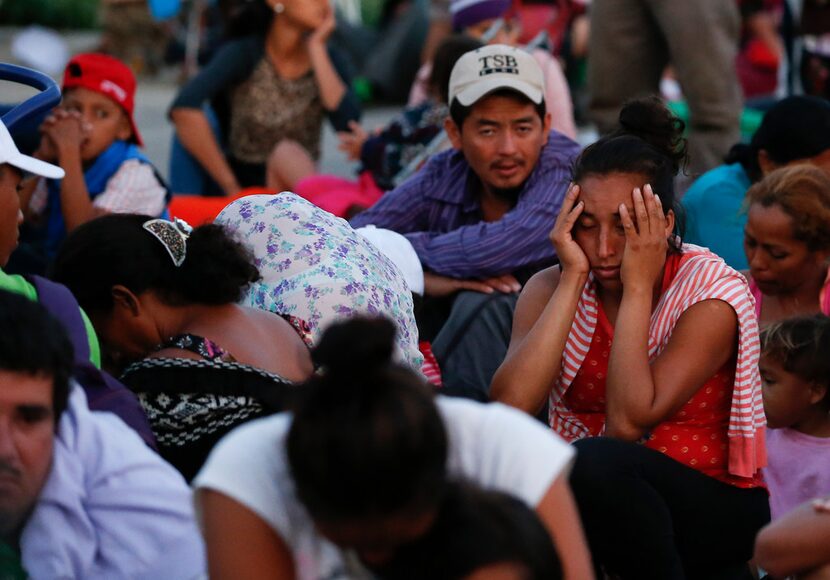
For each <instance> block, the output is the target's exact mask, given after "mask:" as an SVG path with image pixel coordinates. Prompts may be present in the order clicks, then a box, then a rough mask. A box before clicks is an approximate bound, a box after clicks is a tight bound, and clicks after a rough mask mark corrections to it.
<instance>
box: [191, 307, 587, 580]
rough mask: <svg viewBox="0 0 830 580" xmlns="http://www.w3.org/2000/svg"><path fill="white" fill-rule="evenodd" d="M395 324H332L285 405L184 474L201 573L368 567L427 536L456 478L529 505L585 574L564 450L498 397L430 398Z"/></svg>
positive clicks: (312, 572) (331, 572) (318, 573)
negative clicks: (201, 553) (199, 527)
mask: <svg viewBox="0 0 830 580" xmlns="http://www.w3.org/2000/svg"><path fill="white" fill-rule="evenodd" d="M394 333H395V326H394V325H393V324H392V323H391V322H390V321H389V320H386V319H367V318H362V317H356V318H352V319H350V320H347V321H343V322H338V323H336V324H334V325H332V326H331V327H329V329H328V330H327V331H326V332H325V334H324V335H323V337H322V339H321V340H320V342H319V344H318V346H317V348H316V349H315V351H314V359H315V361H316V362H317V363H318V364H319V365H320V368H321V372H320V373H319V374H317V375H315V376H314V377H313V378H312V379H311V380H310V381H309V382H308V384H306V385H305V386H304V388H303V392H304V393H305V395H306V396H305V397H303V398H302V399H301V400H300V401H299V402H298V404H297V406H296V407H295V409H294V412H293V414H288V413H282V414H279V415H275V416H273V417H268V418H265V419H261V420H259V421H256V422H253V423H251V424H249V425H245V426H243V427H241V428H239V429H237V430H235V431H234V432H233V433H231V434H230V435H228V436H227V437H226V438H225V439H223V440H222V441H221V442H220V444H219V445H218V446H217V448H216V449H215V450H214V452H213V453H212V454H211V456H210V458H209V459H208V462H207V463H206V464H205V466H204V468H203V469H202V471H201V472H200V473H199V475H198V476H197V477H196V480H195V482H194V485H195V489H196V490H197V491H196V497H197V500H196V501H197V504H198V505H199V509H200V511H201V514H202V516H203V525H204V527H203V529H204V534H205V538H206V542H207V545H208V554H209V568H210V575H211V578H216V579H218V580H222V579H225V578H239V577H254V576H256V577H263V578H264V577H269V578H298V579H301V580H306V579H312V578H334V577H343V578H367V577H370V576H369V575H368V570H371V569H373V568H375V567H380V566H383V565H385V564H388V563H389V562H390V561H391V560H392V558H393V557H394V555H395V554H396V552H397V551H398V550H399V549H400V548H402V547H403V546H405V545H406V544H409V543H411V542H413V541H416V540H417V539H418V538H420V537H423V536H424V535H425V534H427V533H428V532H429V530H430V529H431V527H432V525H433V523H434V521H435V518H436V516H437V513H438V508H439V506H440V504H441V500H442V498H443V497H445V494H446V492H447V486H448V484H449V483H450V482H451V481H452V480H458V479H464V480H466V481H470V482H472V483H473V484H477V485H479V486H482V487H484V488H486V489H494V490H498V491H503V492H506V493H510V494H513V495H515V496H516V497H518V498H519V499H521V500H522V501H523V502H524V503H525V504H527V505H529V506H532V507H534V508H535V509H536V511H537V513H538V514H539V517H540V518H541V520H542V522H543V523H544V526H545V528H546V529H547V530H548V532H549V533H550V535H551V537H552V538H553V541H554V542H555V544H556V547H557V549H558V551H559V555H560V557H561V559H562V566H563V568H564V570H565V576H566V577H567V578H588V577H589V575H590V562H589V556H588V553H587V550H586V548H585V545H584V540H583V537H582V532H581V526H580V523H579V520H578V518H577V516H576V510H575V506H574V505H573V502H572V498H571V496H570V490H569V486H568V479H567V477H568V476H567V471H568V465H569V464H570V462H571V459H572V457H573V449H572V448H571V447H569V446H567V445H565V444H563V442H562V441H561V440H560V439H559V438H558V437H556V436H555V435H554V434H552V433H550V432H549V431H548V430H546V429H544V427H542V426H541V425H539V424H538V422H536V421H534V420H533V419H530V418H528V417H524V416H523V415H522V414H521V413H518V412H516V411H515V410H512V409H508V408H506V407H504V406H502V405H481V404H479V403H475V402H472V401H465V400H461V399H454V398H447V397H437V398H436V397H435V396H434V395H433V393H432V389H431V388H430V387H428V385H427V384H426V382H425V381H424V380H423V378H422V377H420V376H418V375H417V374H415V373H413V371H412V370H411V369H408V368H407V367H405V366H402V365H400V364H397V363H394V362H392V351H393V345H394ZM367 569H368V570H367Z"/></svg>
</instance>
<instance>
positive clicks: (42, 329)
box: [0, 290, 74, 423]
mask: <svg viewBox="0 0 830 580" xmlns="http://www.w3.org/2000/svg"><path fill="white" fill-rule="evenodd" d="M0 328H2V329H3V330H2V332H0V369H3V370H4V371H10V372H15V373H25V374H28V375H43V376H47V377H51V379H52V411H53V414H54V418H55V422H56V423H57V421H58V419H60V416H61V414H62V413H63V411H64V410H65V409H66V405H67V400H68V399H69V377H70V376H71V375H72V369H73V364H74V351H73V348H72V343H71V342H70V341H69V337H68V336H67V335H66V331H65V330H64V328H63V326H61V324H60V323H59V322H58V321H57V320H55V319H54V318H52V316H51V315H50V314H49V312H47V310H46V309H45V308H44V307H43V306H41V305H40V304H38V303H37V302H35V301H33V300H29V299H28V298H25V297H23V296H21V295H19V294H14V293H11V292H7V291H5V290H0Z"/></svg>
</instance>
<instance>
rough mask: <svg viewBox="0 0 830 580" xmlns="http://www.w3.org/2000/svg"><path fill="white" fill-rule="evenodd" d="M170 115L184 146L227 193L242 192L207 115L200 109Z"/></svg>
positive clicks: (183, 110)
mask: <svg viewBox="0 0 830 580" xmlns="http://www.w3.org/2000/svg"><path fill="white" fill-rule="evenodd" d="M170 118H171V119H172V120H173V124H174V125H175V127H176V134H177V136H178V137H179V141H181V143H182V146H183V147H184V148H185V149H186V150H187V151H188V152H189V153H190V154H191V155H193V157H194V158H195V159H196V161H198V162H199V165H201V166H202V168H203V169H204V170H205V171H207V173H208V175H210V176H211V177H212V178H213V180H214V181H215V182H216V183H217V184H218V185H219V187H221V188H222V190H223V191H224V192H225V193H226V194H228V195H230V194H233V193H236V192H237V191H239V189H240V187H239V183H238V182H237V181H236V176H235V175H234V173H233V170H232V169H231V167H230V165H228V162H227V160H226V159H225V155H224V154H223V153H222V149H221V147H220V146H219V143H218V142H217V140H216V135H214V133H213V129H212V128H211V127H210V123H209V122H208V119H207V117H206V116H205V114H204V113H203V112H202V111H201V110H200V109H174V110H173V111H172V112H171V113H170Z"/></svg>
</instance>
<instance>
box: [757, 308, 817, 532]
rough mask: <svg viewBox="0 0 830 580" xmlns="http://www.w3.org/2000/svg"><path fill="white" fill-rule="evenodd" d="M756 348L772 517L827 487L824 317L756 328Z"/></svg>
mask: <svg viewBox="0 0 830 580" xmlns="http://www.w3.org/2000/svg"><path fill="white" fill-rule="evenodd" d="M761 348H762V355H761V380H762V381H763V384H764V413H765V414H766V416H767V427H768V430H767V456H768V460H769V464H768V465H767V467H765V468H764V480H765V481H766V482H767V485H768V486H769V492H770V513H771V515H772V519H776V518H778V517H780V516H782V515H784V514H785V513H787V512H790V511H792V510H793V509H795V508H796V507H798V506H799V505H800V504H802V503H804V502H805V501H808V500H810V499H813V498H816V497H819V496H822V495H825V494H827V493H830V395H828V390H830V357H828V353H830V318H828V317H826V316H824V315H823V314H817V315H814V316H802V317H797V318H789V319H787V320H783V321H781V322H776V323H774V324H771V325H770V326H767V327H766V328H765V329H764V330H763V332H762V333H761ZM825 461H826V462H827V463H825Z"/></svg>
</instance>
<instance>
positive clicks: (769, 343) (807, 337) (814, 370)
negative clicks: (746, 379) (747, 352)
mask: <svg viewBox="0 0 830 580" xmlns="http://www.w3.org/2000/svg"><path fill="white" fill-rule="evenodd" d="M761 353H762V355H763V356H766V357H770V358H772V359H773V360H776V361H778V362H780V363H781V366H782V367H784V370H785V371H787V372H788V373H792V374H794V375H796V376H798V377H799V378H800V379H802V380H804V381H807V382H810V383H816V384H819V385H824V386H825V387H826V388H827V392H826V393H825V395H824V399H822V400H821V402H820V404H821V405H823V406H824V407H825V408H826V409H828V410H830V356H828V353H830V318H828V317H827V316H825V315H824V314H815V315H813V316H796V317H794V318H788V319H786V320H782V321H779V322H775V323H773V324H770V325H769V326H766V327H765V328H764V329H763V330H762V331H761Z"/></svg>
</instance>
